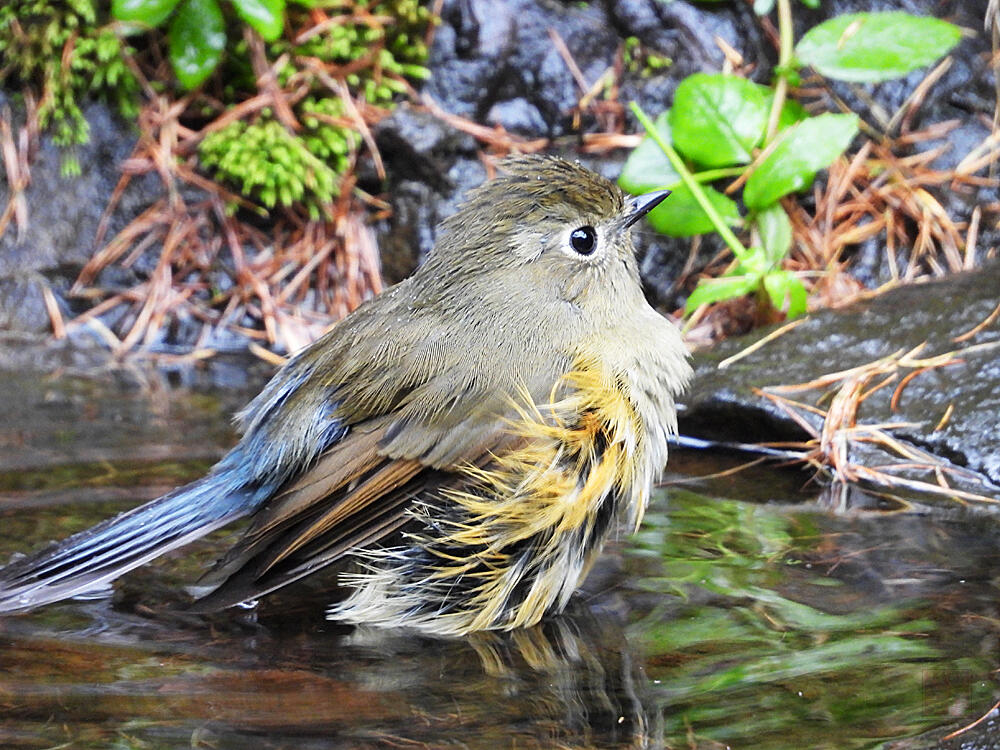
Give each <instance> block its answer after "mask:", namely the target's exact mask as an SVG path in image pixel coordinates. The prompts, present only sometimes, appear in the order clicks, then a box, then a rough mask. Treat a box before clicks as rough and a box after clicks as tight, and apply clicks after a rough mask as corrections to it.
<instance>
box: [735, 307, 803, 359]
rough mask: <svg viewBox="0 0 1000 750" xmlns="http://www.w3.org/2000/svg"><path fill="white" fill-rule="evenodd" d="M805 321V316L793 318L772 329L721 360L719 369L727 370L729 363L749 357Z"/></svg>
mask: <svg viewBox="0 0 1000 750" xmlns="http://www.w3.org/2000/svg"><path fill="white" fill-rule="evenodd" d="M805 321H806V319H805V318H799V319H798V320H793V321H791V322H789V323H786V324H785V325H783V326H782V327H781V328H778V329H776V330H774V331H771V332H770V333H769V334H767V336H765V337H764V338H762V339H760V340H759V341H755V342H754V343H752V344H750V346H748V347H747V348H746V349H744V350H743V351H741V352H737V353H736V354H734V355H733V356H731V357H726V358H725V359H724V360H722V361H721V362H719V364H718V365H717V367H718V369H720V370H725V369H726V368H727V367H729V365H731V364H733V363H734V362H739V361H740V360H741V359H743V358H744V357H747V356H749V355H751V354H753V353H754V352H755V351H757V350H758V349H761V348H762V347H764V346H765V345H766V344H769V343H771V342H772V341H774V340H775V339H776V338H778V337H779V336H784V335H785V334H786V333H788V332H789V331H791V330H794V329H795V328H798V327H799V326H800V325H802V324H803V323H805Z"/></svg>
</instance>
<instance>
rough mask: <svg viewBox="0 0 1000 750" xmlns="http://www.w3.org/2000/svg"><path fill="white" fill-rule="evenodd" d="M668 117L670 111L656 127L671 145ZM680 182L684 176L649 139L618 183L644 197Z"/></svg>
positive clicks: (634, 154) (632, 156)
mask: <svg viewBox="0 0 1000 750" xmlns="http://www.w3.org/2000/svg"><path fill="white" fill-rule="evenodd" d="M668 117H669V110H668V111H666V112H663V113H661V114H660V116H659V117H657V118H656V123H655V124H656V130H657V132H658V133H659V134H660V135H661V136H663V139H664V140H665V141H667V142H668V143H669V142H670V140H671V139H670V125H669V124H668V122H667V119H668ZM680 179H681V178H680V175H679V174H677V172H676V171H675V170H674V168H673V166H672V165H671V164H670V160H669V159H668V158H667V155H666V154H665V153H663V149H661V148H660V147H659V146H658V145H656V141H654V140H653V139H652V138H650V137H649V136H646V137H645V138H643V139H642V142H641V143H640V144H639V145H638V146H637V147H636V148H635V150H633V151H632V153H631V154H629V157H628V159H626V160H625V166H624V167H622V173H621V176H620V177H619V178H618V184H619V185H620V186H621V187H622V189H623V190H626V191H628V192H629V193H631V194H632V195H642V194H643V193H648V192H649V191H650V190H655V189H657V188H662V187H666V186H668V185H671V186H672V185H676V184H677V183H678V182H680ZM671 200H673V198H672V197H671Z"/></svg>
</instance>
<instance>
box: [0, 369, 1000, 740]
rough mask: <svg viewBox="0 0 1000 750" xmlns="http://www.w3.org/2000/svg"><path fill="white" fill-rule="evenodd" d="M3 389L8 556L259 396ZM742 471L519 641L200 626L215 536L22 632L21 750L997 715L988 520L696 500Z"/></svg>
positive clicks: (793, 731) (878, 722)
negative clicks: (197, 612)
mask: <svg viewBox="0 0 1000 750" xmlns="http://www.w3.org/2000/svg"><path fill="white" fill-rule="evenodd" d="M0 390H2V392H0V425H2V426H0V559H7V557H9V555H10V554H11V553H13V552H16V551H24V550H27V549H29V548H32V547H34V546H35V545H36V544H39V543H41V542H43V541H45V540H48V539H52V538H57V537H63V536H66V535H67V534H69V533H71V532H73V531H75V530H78V529H80V528H84V527H86V526H88V525H90V524H92V523H94V522H96V521H98V520H100V519H102V518H105V517H106V516H107V515H109V514H111V513H114V512H117V511H119V510H122V509H124V508H126V507H130V506H131V505H132V504H133V503H134V502H136V501H139V500H146V499H149V498H151V497H155V496H156V495H158V494H160V493H162V492H164V491H166V490H167V489H169V488H170V487H172V486H174V485H175V484H178V483H182V482H185V481H188V480H190V479H193V478H195V477H197V476H199V475H200V474H201V473H202V472H203V471H204V470H205V468H207V466H208V465H210V463H211V462H212V461H213V460H214V459H215V458H217V457H218V456H219V455H221V454H222V452H223V451H224V450H225V448H226V447H227V446H228V445H230V444H231V442H232V440H233V435H232V433H231V431H230V430H229V427H228V424H229V415H230V414H231V412H232V411H233V410H234V409H236V408H238V406H239V405H240V404H241V403H242V402H243V401H245V399H246V398H247V397H248V396H249V395H251V394H250V393H234V392H232V391H212V390H207V391H204V390H190V389H169V388H164V387H161V386H160V385H156V384H155V381H154V387H149V386H147V387H144V388H136V387H123V386H119V385H113V384H107V383H97V382H87V381H78V380H71V379H52V380H42V379H40V378H37V377H17V376H13V375H11V376H9V377H5V378H4V379H3V381H2V385H0ZM739 460H741V459H738V458H735V457H706V456H704V455H699V454H680V453H678V454H676V455H675V456H674V457H673V458H672V460H671V467H672V472H671V474H670V476H668V477H667V479H668V481H669V482H671V483H670V484H669V486H666V487H664V488H662V489H661V490H660V491H659V492H658V493H657V495H656V498H655V500H654V502H653V504H652V507H651V508H650V512H649V513H648V515H647V519H646V523H645V524H644V526H643V528H642V530H641V531H640V532H639V534H637V535H636V536H635V537H633V538H631V539H624V538H623V539H619V540H617V541H615V542H614V543H612V544H611V545H609V548H608V551H607V555H606V556H605V557H604V558H603V560H602V561H601V563H600V564H599V565H598V566H597V568H596V569H595V571H594V573H593V574H592V576H591V578H590V579H589V581H588V585H587V588H586V591H585V592H584V593H583V594H582V595H581V596H579V597H577V599H576V601H575V602H574V604H573V606H572V607H571V610H570V611H569V612H568V613H567V614H566V615H565V616H563V617H560V618H556V619H554V620H552V621H551V622H548V623H546V624H545V625H544V626H541V627H538V628H534V629H531V630H527V631H520V632H516V633H511V634H482V635H478V636H476V637H472V638H466V639H457V640H443V641H442V640H431V639H427V638H422V637H415V636H413V635H409V634H406V633H404V632H385V631H379V630H366V629H356V630H352V629H349V628H345V627H341V626H338V625H336V624H332V623H328V622H326V621H325V620H324V619H323V604H324V600H323V597H322V596H321V594H320V593H319V592H314V591H310V590H301V591H297V592H293V593H292V594H288V595H285V596H283V597H282V596H281V595H279V596H277V597H270V598H268V599H265V600H264V601H263V602H262V603H261V604H260V606H258V607H256V608H253V609H243V610H230V611H228V612H225V613H221V614H218V615H213V616H211V617H207V618H206V617H200V616H192V615H187V614H185V613H184V612H183V611H182V610H181V605H182V603H183V601H184V594H183V586H184V585H185V584H188V583H191V582H193V581H194V580H196V579H197V576H198V572H199V570H202V569H203V568H204V566H205V565H207V564H208V563H209V562H210V561H211V560H213V559H214V557H215V556H216V555H217V554H218V553H219V551H220V550H221V549H223V548H224V544H225V542H224V539H225V535H226V534H225V533H224V532H223V533H217V534H215V535H213V537H212V538H210V539H208V540H204V541H202V542H199V543H197V544H196V545H192V547H191V548H189V552H188V554H172V555H170V556H169V557H168V558H167V559H164V560H161V561H158V562H157V563H155V564H153V565H150V566H147V567H146V568H144V569H142V570H141V571H138V572H136V573H133V574H132V575H130V576H128V577H126V578H125V579H124V580H123V581H121V582H119V584H118V585H117V586H116V587H115V593H114V597H113V598H112V597H109V596H107V595H106V596H103V597H99V598H94V599H91V600H89V601H72V602H67V603H63V604H59V605H54V606H49V607H46V608H43V609H42V610H40V611H37V612H34V613H30V614H28V615H22V616H17V617H7V618H2V619H0V746H2V747H5V748H53V747H73V748H107V747H112V748H191V747H199V748H217V749H220V750H221V749H224V748H246V747H254V748H324V749H328V748H329V749H332V748H410V747H419V748H425V747H430V748H438V747H441V748H444V747H448V748H451V747H466V748H484V749H486V748H518V749H523V748H557V747H558V748H564V747H572V748H577V747H594V748H612V747H613V748H619V747H622V748H625V747H628V748H631V747H658V746H666V747H671V748H706V749H707V748H711V749H715V748H724V747H732V748H741V749H743V750H746V749H757V748H759V749H761V750H764V749H765V748H766V749H767V750H781V749H783V748H788V749H789V750H793V749H794V750H802V749H803V748H831V749H833V748H837V749H838V750H842V749H844V748H878V747H882V748H886V749H887V750H888V748H890V747H900V748H901V747H915V746H917V745H908V744H906V743H902V741H903V740H904V739H905V738H909V737H913V736H915V735H918V734H921V733H926V732H929V733H930V734H929V735H928V736H929V737H931V738H935V737H941V736H943V735H944V734H945V733H946V732H947V731H948V730H949V729H952V728H954V727H957V726H960V725H961V724H964V723H967V722H969V721H972V720H974V719H975V718H977V717H978V716H980V715H982V714H984V713H985V712H986V711H987V710H988V709H989V708H990V706H992V705H993V704H994V703H995V702H996V700H997V699H998V697H1000V685H998V675H997V673H996V667H997V665H998V663H1000V654H998V651H1000V643H998V633H1000V612H998V602H1000V597H998V586H1000V575H998V574H997V572H996V571H998V570H1000V565H998V556H1000V552H998V550H1000V545H998V531H997V524H996V522H995V520H994V519H993V517H992V516H991V515H989V514H988V513H983V512H981V511H978V510H977V509H975V508H961V507H959V506H955V507H950V506H939V507H936V508H926V507H923V506H908V505H906V504H905V503H901V502H898V501H896V500H893V499H891V498H874V497H870V496H866V495H863V494H860V493H848V494H847V495H846V496H836V497H832V496H830V495H829V493H824V492H823V491H822V489H821V488H820V487H819V486H817V485H814V484H812V483H810V482H809V481H808V480H809V476H808V475H806V474H802V473H799V472H796V471H791V470H787V469H784V470H782V469H774V468H771V469H765V468H761V467H757V468H755V469H753V470H751V471H748V472H741V473H739V474H735V475H727V476H722V477H719V478H716V479H711V480H698V479H693V478H692V477H696V476H699V475H705V474H709V473H715V472H719V471H721V470H725V469H727V468H731V467H732V466H734V465H735V464H736V463H738V462H739ZM895 741H898V742H900V743H902V744H893V743H894V742H895ZM921 742H924V743H925V744H919V743H918V744H919V746H920V747H926V746H930V745H927V744H926V740H922V741H921Z"/></svg>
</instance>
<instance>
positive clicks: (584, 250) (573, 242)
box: [569, 226, 597, 255]
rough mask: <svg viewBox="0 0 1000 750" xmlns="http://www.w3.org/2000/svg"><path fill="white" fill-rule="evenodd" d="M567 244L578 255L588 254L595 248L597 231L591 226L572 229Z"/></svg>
mask: <svg viewBox="0 0 1000 750" xmlns="http://www.w3.org/2000/svg"><path fill="white" fill-rule="evenodd" d="M569 244H570V247H572V248H573V249H574V250H576V252H578V253H580V255H590V254H591V253H592V252H594V250H596V249H597V232H595V231H594V228H593V227H591V226H586V227H580V228H579V229H574V230H573V233H572V234H570V236H569Z"/></svg>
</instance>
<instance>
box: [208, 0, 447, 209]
mask: <svg viewBox="0 0 1000 750" xmlns="http://www.w3.org/2000/svg"><path fill="white" fill-rule="evenodd" d="M325 10H326V12H327V14H328V15H329V16H331V17H334V16H337V15H338V14H344V15H348V14H351V12H352V11H351V8H350V7H349V6H344V7H343V8H339V7H338V6H336V5H335V4H334V5H332V6H327V7H326V8H325ZM307 12H308V11H307V10H306V9H304V8H302V7H299V6H296V5H289V6H288V14H289V19H288V26H289V27H290V28H293V29H307V28H309V26H310V25H311V21H310V19H309V18H308V16H307V15H306V14H307ZM368 12H369V13H370V15H371V16H372V17H373V18H376V19H379V18H381V19H385V18H390V19H392V20H391V22H386V23H381V22H373V23H365V22H363V21H362V20H350V21H346V22H344V23H341V24H334V25H331V26H330V27H329V28H327V29H326V30H324V31H323V32H322V33H319V34H316V35H314V36H312V37H310V38H308V39H306V40H305V41H303V42H302V43H300V44H296V43H294V42H293V41H292V40H290V39H286V38H282V39H279V40H278V41H276V42H273V43H271V44H269V45H268V58H269V59H270V60H283V61H284V62H283V64H281V65H280V66H279V67H278V70H277V77H278V82H279V84H280V85H281V86H287V87H289V88H293V89H294V88H296V87H297V86H301V85H306V86H308V90H309V91H310V94H309V95H308V96H306V97H304V98H303V99H301V100H300V101H298V102H297V103H295V104H294V105H292V111H293V114H294V115H295V117H296V119H297V120H298V122H299V123H300V124H301V125H302V126H303V127H302V130H301V131H299V132H297V133H292V132H291V131H289V130H288V129H287V128H285V127H284V126H283V125H282V124H281V123H279V122H277V121H276V120H275V119H274V118H273V116H272V115H270V114H268V115H266V116H264V117H261V118H260V119H259V120H257V121H255V122H253V123H252V124H246V123H235V124H233V125H230V126H228V127H226V128H225V129H223V130H221V131H219V132H217V133H214V134H212V135H211V136H209V137H207V138H206V139H205V140H204V141H202V143H201V145H200V146H199V157H200V160H201V164H202V166H203V167H205V168H207V169H209V170H210V171H212V172H213V174H214V176H215V177H216V179H218V180H220V181H222V182H224V183H228V184H230V185H232V186H234V187H236V188H238V189H241V190H242V191H243V192H244V194H246V195H247V196H248V197H250V198H252V199H254V200H257V201H259V202H260V203H261V204H262V205H264V206H266V207H267V208H274V207H275V206H282V207H290V206H293V205H302V206H303V207H304V208H306V209H307V210H308V212H309V214H310V216H312V217H317V216H319V215H321V214H323V213H327V212H328V210H329V204H330V203H331V202H332V200H333V198H334V197H336V194H337V193H336V186H337V183H338V182H339V179H338V177H339V175H341V174H343V172H344V171H345V170H346V169H347V168H348V166H349V165H350V163H351V158H350V157H351V154H352V153H353V151H354V150H355V149H357V147H358V146H359V144H360V138H359V137H358V134H357V132H356V130H355V129H354V128H353V126H352V124H351V121H350V118H349V117H348V116H347V115H348V113H347V112H346V110H345V108H344V103H343V101H341V99H340V97H339V96H337V95H336V93H334V92H333V91H331V89H330V87H329V85H328V84H329V79H328V78H327V79H325V80H324V79H323V77H322V76H318V75H317V74H316V68H322V67H328V68H333V69H338V68H344V67H349V68H350V69H351V72H349V73H347V74H346V75H345V76H344V77H343V80H344V82H345V83H346V84H347V86H348V88H349V89H350V90H351V92H352V95H353V96H356V97H359V98H361V99H363V100H364V101H366V102H368V103H369V104H372V105H375V106H380V107H391V106H392V105H393V103H394V100H395V99H396V98H397V96H398V95H399V94H401V93H402V92H404V91H405V90H406V83H405V82H404V80H403V79H422V78H426V77H427V76H428V74H429V73H428V71H427V69H426V68H425V67H424V66H423V63H424V62H425V61H426V59H427V47H426V45H425V44H424V41H423V35H424V33H425V31H426V30H427V27H428V24H429V23H430V22H431V13H430V11H429V10H428V8H427V7H426V3H420V2H417V0H391V1H389V2H381V3H373V4H372V5H370V6H369V8H368ZM361 17H362V14H361V13H360V9H357V10H356V11H355V12H354V15H353V18H354V19H360V18H361ZM247 60H248V54H247V49H246V43H245V42H244V41H243V40H242V39H241V40H239V41H237V42H236V43H235V44H234V45H233V54H232V55H231V56H230V57H229V58H228V59H227V62H226V64H225V70H224V71H223V80H225V81H226V84H225V86H226V89H225V90H226V95H227V97H228V98H230V99H231V100H232V101H237V100H238V99H240V98H241V96H242V94H241V92H246V91H253V90H255V86H256V84H255V81H254V77H253V73H252V70H251V68H250V66H249V64H248V63H247ZM304 61H313V63H314V65H315V66H316V68H312V67H310V66H309V65H308V64H303V63H304ZM300 169H301V170H305V171H304V172H302V173H301V174H300V173H299V172H297V170H300Z"/></svg>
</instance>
